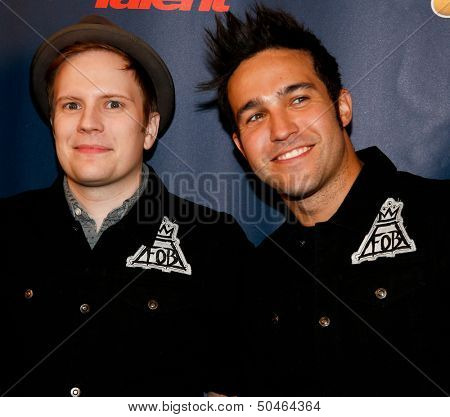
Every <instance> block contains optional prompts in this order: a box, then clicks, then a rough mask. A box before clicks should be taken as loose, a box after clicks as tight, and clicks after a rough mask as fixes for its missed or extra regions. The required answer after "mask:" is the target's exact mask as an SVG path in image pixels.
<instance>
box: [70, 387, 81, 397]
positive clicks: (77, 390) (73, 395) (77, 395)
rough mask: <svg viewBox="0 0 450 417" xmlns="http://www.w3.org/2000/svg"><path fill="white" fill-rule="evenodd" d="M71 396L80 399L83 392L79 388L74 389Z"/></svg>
mask: <svg viewBox="0 0 450 417" xmlns="http://www.w3.org/2000/svg"><path fill="white" fill-rule="evenodd" d="M70 395H71V396H72V397H79V396H80V395H81V390H80V388H78V387H73V388H72V389H71V390H70Z"/></svg>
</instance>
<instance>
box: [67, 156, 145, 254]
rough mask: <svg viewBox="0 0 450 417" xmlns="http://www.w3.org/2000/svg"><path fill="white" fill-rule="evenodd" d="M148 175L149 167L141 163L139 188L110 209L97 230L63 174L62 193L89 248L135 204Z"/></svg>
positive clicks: (142, 190)
mask: <svg viewBox="0 0 450 417" xmlns="http://www.w3.org/2000/svg"><path fill="white" fill-rule="evenodd" d="M148 175H149V168H148V166H147V165H146V164H142V172H141V181H140V184H139V188H138V189H137V190H136V192H135V193H134V194H133V195H132V196H131V197H130V198H128V199H126V200H125V201H124V202H123V203H122V205H121V206H120V207H117V208H115V209H113V210H111V211H110V212H109V213H108V215H107V216H106V217H105V219H104V220H103V223H102V225H101V227H100V229H99V231H98V232H97V225H96V224H95V221H94V219H92V218H91V217H90V216H89V214H88V213H87V212H86V211H85V210H84V209H83V208H82V207H81V205H80V203H79V202H78V201H77V199H76V198H75V197H74V195H73V194H72V192H71V191H70V188H69V184H68V182H67V176H64V182H63V185H64V194H65V196H66V200H67V203H68V204H69V208H70V211H71V213H72V215H73V217H74V218H75V220H77V221H78V222H80V224H81V227H82V228H83V232H84V235H85V236H86V239H87V241H88V243H89V246H90V247H91V249H93V248H94V246H95V245H96V243H97V242H98V240H99V239H100V236H101V235H102V233H103V232H104V231H105V230H106V229H108V227H111V226H113V225H115V224H116V223H118V222H119V221H120V220H121V219H122V218H123V217H124V216H125V215H126V214H127V213H128V212H129V211H130V210H131V208H132V207H133V206H134V205H135V203H136V201H137V200H138V199H139V197H140V196H141V195H142V193H143V192H144V190H145V187H146V186H147V179H148Z"/></svg>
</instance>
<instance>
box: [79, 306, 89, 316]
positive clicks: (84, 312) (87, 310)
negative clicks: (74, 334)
mask: <svg viewBox="0 0 450 417" xmlns="http://www.w3.org/2000/svg"><path fill="white" fill-rule="evenodd" d="M80 311H81V312H82V313H83V314H87V313H89V311H91V307H90V306H89V304H81V306H80Z"/></svg>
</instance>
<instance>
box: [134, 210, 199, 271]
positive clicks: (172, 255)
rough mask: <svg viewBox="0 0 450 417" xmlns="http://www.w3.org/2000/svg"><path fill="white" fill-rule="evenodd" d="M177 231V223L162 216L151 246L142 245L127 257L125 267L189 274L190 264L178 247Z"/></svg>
mask: <svg viewBox="0 0 450 417" xmlns="http://www.w3.org/2000/svg"><path fill="white" fill-rule="evenodd" d="M177 233H178V225H177V224H175V223H172V222H171V221H170V220H169V219H168V218H167V217H164V218H163V220H162V222H161V225H160V226H159V230H158V233H157V234H156V239H155V241H154V242H153V246H152V247H148V246H145V245H142V246H141V247H140V248H139V249H138V250H137V252H136V253H135V254H134V255H133V256H130V257H128V258H127V267H129V268H143V269H159V270H161V271H164V272H179V273H180V274H187V275H191V266H190V265H189V264H188V263H187V262H186V259H185V257H184V254H183V251H182V250H181V248H180V240H179V239H177Z"/></svg>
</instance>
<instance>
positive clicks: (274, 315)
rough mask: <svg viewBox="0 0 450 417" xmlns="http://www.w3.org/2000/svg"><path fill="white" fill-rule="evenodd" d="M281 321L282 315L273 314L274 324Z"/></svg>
mask: <svg viewBox="0 0 450 417" xmlns="http://www.w3.org/2000/svg"><path fill="white" fill-rule="evenodd" d="M279 321H280V316H279V315H278V314H277V313H273V314H272V324H273V325H274V326H276V325H277V324H278V322H279Z"/></svg>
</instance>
